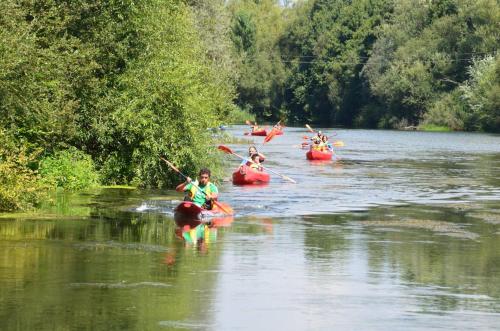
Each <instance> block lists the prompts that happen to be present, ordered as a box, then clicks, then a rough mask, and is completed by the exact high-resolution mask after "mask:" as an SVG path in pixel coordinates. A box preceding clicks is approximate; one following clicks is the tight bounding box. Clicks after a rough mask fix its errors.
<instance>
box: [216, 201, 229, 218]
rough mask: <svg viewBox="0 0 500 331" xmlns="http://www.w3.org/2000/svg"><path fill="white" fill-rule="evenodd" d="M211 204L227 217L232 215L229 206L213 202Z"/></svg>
mask: <svg viewBox="0 0 500 331" xmlns="http://www.w3.org/2000/svg"><path fill="white" fill-rule="evenodd" d="M213 203H214V204H215V205H216V206H217V209H219V210H220V211H222V212H223V213H224V214H227V215H233V214H234V211H233V208H231V206H229V205H228V204H225V203H221V202H217V201H215V200H214V201H213Z"/></svg>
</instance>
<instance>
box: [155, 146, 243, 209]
mask: <svg viewBox="0 0 500 331" xmlns="http://www.w3.org/2000/svg"><path fill="white" fill-rule="evenodd" d="M160 159H161V160H163V161H165V163H166V164H167V165H168V166H169V167H170V168H171V169H172V170H173V171H175V172H176V173H178V174H179V175H181V176H182V177H184V179H187V178H188V176H186V175H184V174H183V173H182V172H181V171H180V170H179V169H177V168H176V167H175V166H174V165H173V164H172V163H170V162H169V161H167V160H166V159H164V158H163V157H161V156H160ZM191 184H193V186H194V187H196V188H197V189H198V190H200V192H201V193H203V194H204V195H205V196H207V194H206V193H205V192H204V191H203V190H202V189H201V188H200V187H199V186H198V185H196V184H195V183H194V182H191ZM212 201H213V203H214V204H215V205H216V206H217V207H219V209H220V210H222V211H223V212H224V214H227V215H232V214H233V213H232V212H229V211H228V210H227V209H226V208H225V207H224V206H223V205H222V204H220V203H219V202H217V201H216V200H212Z"/></svg>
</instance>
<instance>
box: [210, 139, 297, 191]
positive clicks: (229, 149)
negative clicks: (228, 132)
mask: <svg viewBox="0 0 500 331" xmlns="http://www.w3.org/2000/svg"><path fill="white" fill-rule="evenodd" d="M217 148H218V149H219V150H221V151H223V152H224V153H226V154H232V155H234V156H236V157H239V158H240V159H242V160H247V161H250V162H252V161H251V160H248V159H247V158H245V157H243V156H241V155H238V154H236V153H235V152H233V151H232V149H231V148H229V147H227V146H224V145H219V147H217ZM252 163H253V162H252ZM259 165H260V166H261V167H262V168H263V169H266V170H267V171H269V172H271V173H273V174H275V175H278V176H280V177H281V178H283V179H285V180H288V181H290V182H292V183H294V184H297V182H296V181H295V180H293V179H291V178H290V177H288V176H285V175H282V174H280V173H278V172H276V171H273V170H271V169H269V168H265V167H263V166H262V165H261V164H259Z"/></svg>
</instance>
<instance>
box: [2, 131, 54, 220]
mask: <svg viewBox="0 0 500 331" xmlns="http://www.w3.org/2000/svg"><path fill="white" fill-rule="evenodd" d="M18 146H19V147H18ZM36 154H37V153H36V152H29V149H28V147H27V146H26V145H25V144H22V143H19V142H14V139H13V138H12V137H10V136H8V135H7V134H6V133H5V132H4V131H3V130H2V129H0V211H14V210H26V209H31V208H33V207H34V206H35V205H37V204H38V203H39V202H40V201H41V200H42V199H43V198H44V197H45V188H44V187H43V185H41V184H40V183H39V182H38V179H39V176H38V175H37V173H36V171H34V170H32V169H31V168H30V167H29V166H30V164H32V163H33V161H34V159H35V157H36Z"/></svg>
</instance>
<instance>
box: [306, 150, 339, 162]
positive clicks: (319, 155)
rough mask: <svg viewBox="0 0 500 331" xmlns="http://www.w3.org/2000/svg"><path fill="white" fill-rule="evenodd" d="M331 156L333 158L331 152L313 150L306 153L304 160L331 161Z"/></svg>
mask: <svg viewBox="0 0 500 331" xmlns="http://www.w3.org/2000/svg"><path fill="white" fill-rule="evenodd" d="M332 156H333V152H332V151H328V150H327V151H318V150H315V149H310V150H309V151H308V152H307V153H306V158H307V159H308V160H322V161H324V160H331V159H332Z"/></svg>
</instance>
